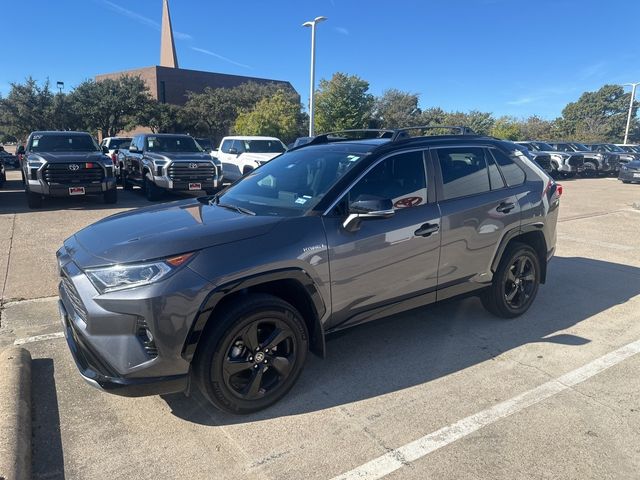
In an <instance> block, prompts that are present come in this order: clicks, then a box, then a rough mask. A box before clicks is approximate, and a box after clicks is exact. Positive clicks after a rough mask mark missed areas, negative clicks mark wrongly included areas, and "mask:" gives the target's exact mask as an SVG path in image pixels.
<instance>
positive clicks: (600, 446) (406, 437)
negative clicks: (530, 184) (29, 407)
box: [0, 170, 640, 479]
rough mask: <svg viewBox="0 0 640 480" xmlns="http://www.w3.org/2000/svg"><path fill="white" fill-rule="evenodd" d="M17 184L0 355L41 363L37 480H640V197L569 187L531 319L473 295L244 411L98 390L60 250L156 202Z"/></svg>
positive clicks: (378, 332)
mask: <svg viewBox="0 0 640 480" xmlns="http://www.w3.org/2000/svg"><path fill="white" fill-rule="evenodd" d="M18 178H19V175H18V172H16V171H12V170H10V171H9V180H10V181H9V182H8V183H7V184H6V185H5V187H4V188H3V190H1V191H0V244H1V245H2V248H0V292H1V296H2V301H3V307H2V312H1V317H0V347H3V346H6V345H11V344H13V343H16V342H17V343H19V344H23V345H24V346H25V347H26V348H28V350H29V351H30V352H31V355H32V356H33V359H34V361H33V366H32V369H33V385H32V388H33V394H32V396H33V409H34V410H33V474H34V478H36V479H63V478H67V479H76V478H78V479H80V478H81V479H102V478H126V477H129V478H136V479H146V478H149V479H156V478H167V477H168V478H174V477H183V478H193V479H200V478H201V479H237V478H241V477H240V476H246V475H249V476H255V478H274V479H276V478H277V479H307V478H309V479H332V478H334V477H340V476H341V475H344V477H342V478H349V479H351V478H381V477H382V476H383V475H384V474H386V473H388V475H387V476H386V477H385V478H394V479H395V478H397V479H425V478H441V479H453V478H455V479H460V478H465V479H475V478H492V479H517V478H553V479H559V478H560V479H576V478H580V479H591V478H592V479H605V478H611V479H637V478H638V477H639V474H638V472H640V394H639V393H638V392H640V378H639V376H638V374H637V372H638V369H639V368H640V355H636V353H638V352H640V210H637V209H634V208H633V206H632V205H633V203H634V202H640V185H623V184H621V183H620V182H618V181H617V180H615V179H611V178H597V179H578V180H568V181H565V182H563V184H564V195H563V198H562V204H561V214H560V221H559V224H558V235H559V238H558V245H557V252H556V257H555V258H554V260H553V261H552V263H551V264H550V267H549V268H550V270H549V277H548V281H547V284H546V285H544V286H542V287H541V290H540V292H539V294H538V298H537V301H536V302H535V303H534V305H533V307H532V308H531V309H530V310H529V312H528V313H526V314H525V315H524V316H522V317H520V318H517V319H515V320H509V321H505V320H502V319H498V318H495V317H492V316H490V315H489V314H487V313H486V312H485V311H484V310H483V309H482V307H481V305H480V303H479V301H477V300H476V299H474V298H468V299H465V300H454V301H450V302H447V303H444V304H440V305H437V306H435V307H430V308H424V309H420V310H416V311H413V312H409V313H405V314H402V315H399V316H395V317H392V318H389V319H386V320H382V321H378V322H374V323H372V324H369V325H365V326H362V327H358V328H356V329H352V330H350V331H348V332H345V333H343V334H341V335H340V336H337V337H335V338H333V339H331V340H330V341H329V343H328V356H327V358H326V359H325V360H320V359H318V358H316V357H313V356H311V357H309V359H308V361H307V365H306V367H305V370H304V372H303V374H302V377H301V379H300V381H299V382H298V383H297V385H296V386H295V387H294V389H293V390H292V391H291V393H290V394H289V395H288V396H287V397H286V398H285V399H284V400H283V401H281V402H280V403H278V404H277V405H275V406H274V407H272V408H270V409H268V410H266V411H264V412H261V413H259V414H256V415H252V416H245V417H235V416H229V415H226V414H222V413H220V412H218V411H216V410H214V409H213V408H211V407H209V406H207V404H206V402H205V401H204V399H203V398H202V397H201V396H200V395H199V394H197V393H195V394H194V395H193V396H192V397H191V398H186V397H184V396H183V395H181V394H180V395H168V396H163V397H159V396H158V397H147V398H139V399H129V398H122V397H117V396H112V395H107V394H104V393H101V392H99V391H97V390H95V389H93V388H92V387H90V386H88V385H86V384H85V383H84V382H83V381H82V379H81V378H80V376H79V374H78V373H77V370H76V367H75V365H74V363H73V360H72V358H71V355H70V354H69V352H68V348H67V345H66V343H65V341H64V339H63V338H62V336H61V331H62V328H61V325H60V322H59V319H58V311H57V306H56V298H55V295H56V291H57V272H56V264H55V251H56V250H57V248H58V247H59V245H60V244H61V243H62V241H63V240H64V239H65V238H66V237H67V236H69V235H71V234H72V233H73V232H75V231H76V230H78V229H80V228H82V227H83V226H85V225H88V224H90V223H92V222H94V221H96V220H98V219H100V218H103V217H104V216H106V215H110V214H112V213H116V212H119V211H122V210H124V209H129V208H136V207H140V206H144V205H147V204H148V202H147V201H146V200H145V199H144V198H143V196H142V194H141V193H140V192H138V191H134V192H123V191H120V198H119V202H118V204H117V205H115V208H112V206H106V205H104V204H102V202H101V200H100V199H97V198H96V199H91V198H86V199H79V200H75V199H74V200H72V201H68V200H56V201H50V202H48V203H46V204H45V208H43V209H42V210H37V211H29V210H28V209H27V208H26V200H25V199H24V194H23V193H22V191H21V190H20V182H19V181H18ZM372 461H373V462H372ZM370 462H372V463H370ZM348 472H351V473H348Z"/></svg>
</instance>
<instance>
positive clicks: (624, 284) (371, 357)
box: [164, 257, 640, 425]
mask: <svg viewBox="0 0 640 480" xmlns="http://www.w3.org/2000/svg"><path fill="white" fill-rule="evenodd" d="M639 294H640V268H635V267H630V266H626V265H620V264H615V263H610V262H605V261H600V260H592V259H587V258H573V257H571V258H565V257H556V258H554V259H553V261H552V262H551V264H550V266H549V278H548V281H547V284H546V285H544V286H541V288H540V291H539V293H538V298H537V299H536V301H535V302H534V305H533V306H532V308H531V309H530V310H529V312H527V313H526V314H525V315H523V316H521V317H519V318H516V319H513V320H504V319H500V318H497V317H494V316H492V315H490V314H488V313H487V312H486V311H485V310H484V309H483V308H482V305H481V304H480V301H479V300H478V299H476V298H467V299H463V300H451V301H447V302H444V303H442V304H438V305H434V306H431V307H426V308H422V309H417V310H414V311H411V312H406V313H403V314H401V315H397V316H394V317H390V318H387V319H384V320H379V321H377V322H372V323H369V324H366V325H362V326H359V327H357V328H353V329H351V330H348V331H345V332H343V333H341V334H340V335H339V336H336V337H335V338H333V339H331V340H330V341H329V342H328V343H327V358H326V359H325V360H321V359H319V358H317V357H315V356H310V357H309V359H308V361H307V364H306V366H305V369H304V371H303V373H302V376H301V378H300V379H299V381H298V383H297V385H296V386H294V388H293V389H292V391H291V392H290V393H289V394H288V395H287V396H286V397H285V398H283V399H282V400H281V401H280V402H279V403H277V404H276V405H274V406H272V407H270V408H269V409H267V410H266V411H263V412H260V413H258V414H254V415H248V416H231V415H227V414H224V413H221V412H219V411H217V410H216V409H215V408H214V407H212V406H209V405H208V404H207V402H206V400H205V399H204V398H203V397H202V395H201V394H200V393H199V392H194V394H193V396H192V397H191V398H187V397H185V396H184V395H182V394H176V395H167V396H165V397H164V399H165V401H166V402H167V404H168V405H169V407H170V408H171V409H172V412H173V414H174V415H176V416H178V417H180V418H183V419H185V420H187V421H190V422H195V423H199V424H205V425H225V424H235V423H251V422H255V421H260V420H264V419H269V418H276V417H281V416H288V415H296V414H303V413H308V412H313V411H318V410H322V409H326V408H330V407H335V406H338V405H344V404H349V403H353V402H358V401H361V400H365V399H368V398H372V397H376V396H379V395H384V394H387V393H390V392H395V391H399V390H403V389H406V388H409V387H413V386H416V385H421V384H425V383H428V382H430V381H432V380H435V379H437V378H440V377H444V376H447V375H450V374H452V373H454V372H458V371H461V370H464V369H466V368H469V367H471V366H473V365H476V364H478V363H481V362H484V361H486V360H489V359H491V358H492V357H495V356H497V355H500V354H501V353H503V352H506V351H508V350H512V349H515V348H518V347H520V346H522V345H525V344H528V343H537V342H548V343H554V344H557V345H558V348H575V346H578V345H583V344H585V343H588V342H590V341H591V340H590V339H586V338H582V337H578V336H575V335H571V334H567V333H560V334H557V333H556V332H558V331H561V330H565V329H568V328H570V327H572V326H574V325H576V324H578V323H580V322H582V321H583V320H585V319H588V318H590V317H592V316H594V315H597V314H599V313H601V312H603V311H605V310H608V309H610V308H612V307H614V306H615V305H618V304H621V303H624V302H626V301H627V300H629V299H631V298H633V297H635V296H637V295H639Z"/></svg>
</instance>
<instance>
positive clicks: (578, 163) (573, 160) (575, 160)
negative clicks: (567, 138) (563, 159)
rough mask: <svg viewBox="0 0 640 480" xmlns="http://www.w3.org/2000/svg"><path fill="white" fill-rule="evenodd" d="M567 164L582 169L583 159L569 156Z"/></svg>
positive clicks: (580, 156)
mask: <svg viewBox="0 0 640 480" xmlns="http://www.w3.org/2000/svg"><path fill="white" fill-rule="evenodd" d="M567 164H569V165H571V166H572V167H582V166H584V157H583V156H582V155H571V156H570V157H569V160H567Z"/></svg>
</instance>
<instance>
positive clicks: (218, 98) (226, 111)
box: [181, 87, 238, 139]
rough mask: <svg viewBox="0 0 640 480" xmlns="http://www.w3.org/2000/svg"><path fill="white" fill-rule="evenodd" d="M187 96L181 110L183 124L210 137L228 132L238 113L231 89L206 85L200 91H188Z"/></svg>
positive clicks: (220, 135) (216, 136)
mask: <svg viewBox="0 0 640 480" xmlns="http://www.w3.org/2000/svg"><path fill="white" fill-rule="evenodd" d="M188 98H189V99H188V100H187V103H186V104H185V106H184V109H183V110H182V112H181V117H182V123H183V124H184V125H187V126H192V127H193V128H194V131H196V132H199V133H203V134H205V135H206V136H207V137H210V138H216V139H217V138H220V137H222V136H224V135H226V134H227V133H229V130H230V128H231V126H232V125H233V124H234V122H235V120H236V117H237V115H238V114H237V107H236V105H235V103H234V96H233V92H232V91H231V89H229V88H209V87H207V88H205V90H204V92H202V93H193V92H190V93H189V94H188Z"/></svg>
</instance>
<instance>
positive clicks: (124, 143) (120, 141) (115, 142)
mask: <svg viewBox="0 0 640 480" xmlns="http://www.w3.org/2000/svg"><path fill="white" fill-rule="evenodd" d="M130 144H131V139H130V138H112V139H111V141H110V142H109V150H115V149H118V148H129V145H130Z"/></svg>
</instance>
